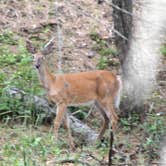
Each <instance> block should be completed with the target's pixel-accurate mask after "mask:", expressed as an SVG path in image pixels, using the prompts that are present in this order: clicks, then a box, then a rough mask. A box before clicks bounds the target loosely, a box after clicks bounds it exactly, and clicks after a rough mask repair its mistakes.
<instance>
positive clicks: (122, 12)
mask: <svg viewBox="0 0 166 166" xmlns="http://www.w3.org/2000/svg"><path fill="white" fill-rule="evenodd" d="M112 8H113V22H114V29H113V32H114V37H115V45H116V47H117V50H118V53H119V54H118V55H119V60H120V63H121V67H122V79H123V80H125V79H124V78H125V74H126V73H127V72H125V70H126V69H127V67H126V66H125V63H124V62H125V59H126V57H127V56H128V51H129V49H130V48H129V47H130V42H131V36H132V27H133V15H132V12H133V3H132V0H112ZM120 108H121V114H120V115H121V116H122V117H128V116H130V115H131V114H132V112H139V114H140V119H141V113H142V112H143V111H141V110H144V108H143V106H142V105H139V106H135V105H133V104H132V101H130V100H129V98H125V99H123V101H122V102H121V106H120Z"/></svg>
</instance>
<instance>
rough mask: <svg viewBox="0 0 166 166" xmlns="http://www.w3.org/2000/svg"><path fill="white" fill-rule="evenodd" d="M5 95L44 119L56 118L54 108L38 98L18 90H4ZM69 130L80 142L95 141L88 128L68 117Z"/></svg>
mask: <svg viewBox="0 0 166 166" xmlns="http://www.w3.org/2000/svg"><path fill="white" fill-rule="evenodd" d="M6 95H7V96H8V97H11V100H12V99H18V100H20V101H22V102H24V104H25V105H30V106H33V107H34V108H35V112H36V113H39V114H40V113H44V115H45V118H48V119H51V120H53V119H54V117H55V116H56V108H55V106H54V105H52V106H51V105H50V104H49V103H48V101H47V100H46V99H44V98H40V97H38V96H30V95H29V94H26V93H25V92H24V91H22V90H20V89H18V88H8V89H6ZM70 123H71V129H72V131H73V134H74V135H78V136H79V138H81V140H83V141H84V142H86V143H87V144H92V143H94V142H95V141H96V139H97V136H98V134H97V133H96V132H95V131H94V130H92V129H91V128H90V127H89V126H87V125H86V124H84V123H82V122H81V121H80V120H78V119H77V118H75V117H74V116H72V115H70Z"/></svg>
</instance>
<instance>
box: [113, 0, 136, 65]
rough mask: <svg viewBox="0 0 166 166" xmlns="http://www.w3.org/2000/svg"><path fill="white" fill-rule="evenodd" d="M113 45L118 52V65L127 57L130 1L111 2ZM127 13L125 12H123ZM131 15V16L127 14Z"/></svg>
mask: <svg viewBox="0 0 166 166" xmlns="http://www.w3.org/2000/svg"><path fill="white" fill-rule="evenodd" d="M112 7H113V22H114V30H113V31H114V36H115V45H116V47H117V50H118V52H119V59H120V63H121V65H122V67H123V62H124V60H125V57H126V56H127V53H128V50H129V44H130V38H131V31H132V11H133V4H132V0H112ZM123 11H127V12H128V13H127V12H123ZM129 13H131V14H129Z"/></svg>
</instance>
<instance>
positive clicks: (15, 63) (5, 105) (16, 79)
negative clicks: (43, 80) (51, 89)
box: [0, 33, 42, 122]
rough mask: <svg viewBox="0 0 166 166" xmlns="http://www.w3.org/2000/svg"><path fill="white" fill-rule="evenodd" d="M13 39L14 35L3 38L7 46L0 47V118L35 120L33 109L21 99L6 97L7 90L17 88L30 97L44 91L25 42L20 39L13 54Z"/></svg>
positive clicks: (6, 119) (7, 119)
mask: <svg viewBox="0 0 166 166" xmlns="http://www.w3.org/2000/svg"><path fill="white" fill-rule="evenodd" d="M11 37H13V38H15V36H14V34H13V33H9V34H5V35H3V38H2V36H1V41H2V39H3V43H5V44H3V45H2V46H1V47H0V66H1V68H0V118H1V119H2V118H3V119H4V121H6V122H7V121H9V120H10V119H12V120H14V119H18V118H20V119H23V120H24V121H26V120H27V119H33V117H32V115H33V107H32V106H31V105H29V106H27V105H25V104H24V102H23V101H22V99H21V98H18V99H12V100H11V97H10V96H8V95H6V90H7V89H9V88H10V87H15V88H18V89H20V90H23V91H24V92H25V93H27V94H29V95H33V94H36V95H40V94H41V93H42V90H41V88H40V86H39V82H38V77H37V75H36V72H35V70H34V69H33V65H32V58H31V56H30V55H29V53H28V52H27V50H26V47H25V42H24V41H23V40H22V39H18V40H17V43H14V44H17V46H15V52H14V53H13V51H11V50H10V45H11V44H13V42H12V38H11ZM9 39H10V40H9ZM9 41H10V42H9ZM14 41H15V40H14ZM32 121H33V120H32Z"/></svg>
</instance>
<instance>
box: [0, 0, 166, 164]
mask: <svg viewBox="0 0 166 166" xmlns="http://www.w3.org/2000/svg"><path fill="white" fill-rule="evenodd" d="M111 12H112V8H111V6H109V5H108V3H106V2H103V3H101V4H98V3H97V1H95V0H86V1H84V0H79V1H78V0H70V1H65V0H64V1H62V0H57V1H53V0H47V1H46V0H22V1H20V0H1V1H0V14H1V19H0V65H1V67H0V88H1V89H4V88H6V87H7V86H9V85H10V86H18V87H19V88H22V89H23V90H25V91H26V92H29V93H30V92H31V90H30V89H34V87H35V90H36V89H37V90H38V88H36V87H38V83H36V76H35V79H34V80H33V81H32V82H28V81H27V80H28V79H29V78H31V77H30V76H31V73H32V71H30V70H29V68H31V70H34V69H33V68H32V61H31V60H29V56H30V55H29V54H28V53H27V52H26V50H25V41H26V40H27V39H29V40H31V41H32V42H33V43H34V44H35V45H36V46H37V47H38V48H41V47H42V46H43V45H44V44H45V43H47V42H48V41H49V40H50V39H51V38H52V37H55V41H56V42H55V43H56V44H55V45H56V46H55V49H54V54H53V55H52V57H51V59H52V60H51V61H50V67H52V69H53V70H54V69H55V67H54V64H59V66H61V68H62V70H63V72H78V71H86V70H94V69H96V68H98V69H104V68H106V69H107V70H114V71H115V72H118V71H117V70H118V68H119V61H118V58H117V57H116V51H115V49H114V45H113V44H112V38H113V35H112V31H111V28H112V18H111ZM165 47H166V46H165ZM105 50H106V51H105ZM163 50H164V51H163V52H164V55H165V56H163V58H162V65H161V66H160V67H159V75H158V81H157V84H158V85H157V90H156V91H154V93H153V94H152V96H151V97H150V98H149V100H148V101H147V103H146V104H145V105H146V106H147V108H145V112H146V113H145V117H144V119H143V120H142V121H141V122H140V118H139V115H137V114H132V115H131V116H130V117H129V118H122V119H120V123H119V127H118V129H117V132H116V134H115V149H116V150H117V151H115V153H114V156H113V163H114V165H117V166H118V165H126V166H146V165H147V166H149V165H150V166H151V165H152V166H158V165H161V164H160V157H159V154H160V150H161V148H160V146H161V143H160V142H161V140H162V139H163V135H164V133H165V126H166V117H165V114H166V101H165V99H166V51H165V50H166V49H165V48H164V49H163ZM21 59H23V60H21ZM29 63H30V64H29ZM56 72H59V71H58V69H56ZM24 79H25V81H22V80H24ZM18 80H19V81H18ZM35 92H36V91H35ZM35 95H36V94H35ZM3 100H4V99H3ZM14 105H15V107H16V104H14ZM2 108H3V109H2ZM5 108H6V105H5V107H4V104H3V107H2V105H1V103H0V111H1V112H0V116H1V115H4V114H6V115H7V113H6V112H3V111H4V109H5ZM9 111H10V110H9ZM158 113H161V116H159V115H158ZM19 115H20V117H21V114H19ZM97 115H98V114H97V113H95V112H94V111H93V112H92V115H91V116H90V117H89V118H88V119H85V120H84V121H85V122H86V123H88V125H89V126H91V127H93V128H94V129H96V130H98V128H99V127H100V123H99V122H100V121H101V120H100V119H101V117H100V116H99V118H97V117H96V116H97ZM162 115H163V116H162ZM92 118H93V119H92ZM9 121H10V114H9V116H5V118H3V119H2V120H1V123H0V166H8V165H9V166H11V165H12V166H22V165H24V166H31V165H32V166H38V165H40V166H41V165H47V166H52V165H57V166H58V165H66V166H73V165H78V166H79V165H80V166H81V165H88V164H89V165H91V166H102V165H107V162H108V150H109V143H108V138H107V137H109V133H106V140H105V141H104V142H103V143H101V144H100V143H96V144H95V145H91V146H90V145H85V144H80V143H79V140H77V138H76V137H74V139H75V140H76V142H77V144H78V145H77V146H78V147H77V149H76V151H75V152H73V153H71V152H70V151H69V147H68V143H67V142H68V141H67V134H66V131H65V130H64V129H63V128H61V129H60V136H59V137H60V140H59V141H58V143H55V142H54V136H53V132H52V126H51V125H32V124H27V123H26V118H25V121H23V122H20V121H19V123H18V120H17V119H16V120H15V123H14V122H13V121H12V123H10V122H9ZM63 162H64V163H63ZM62 163H63V164H62Z"/></svg>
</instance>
